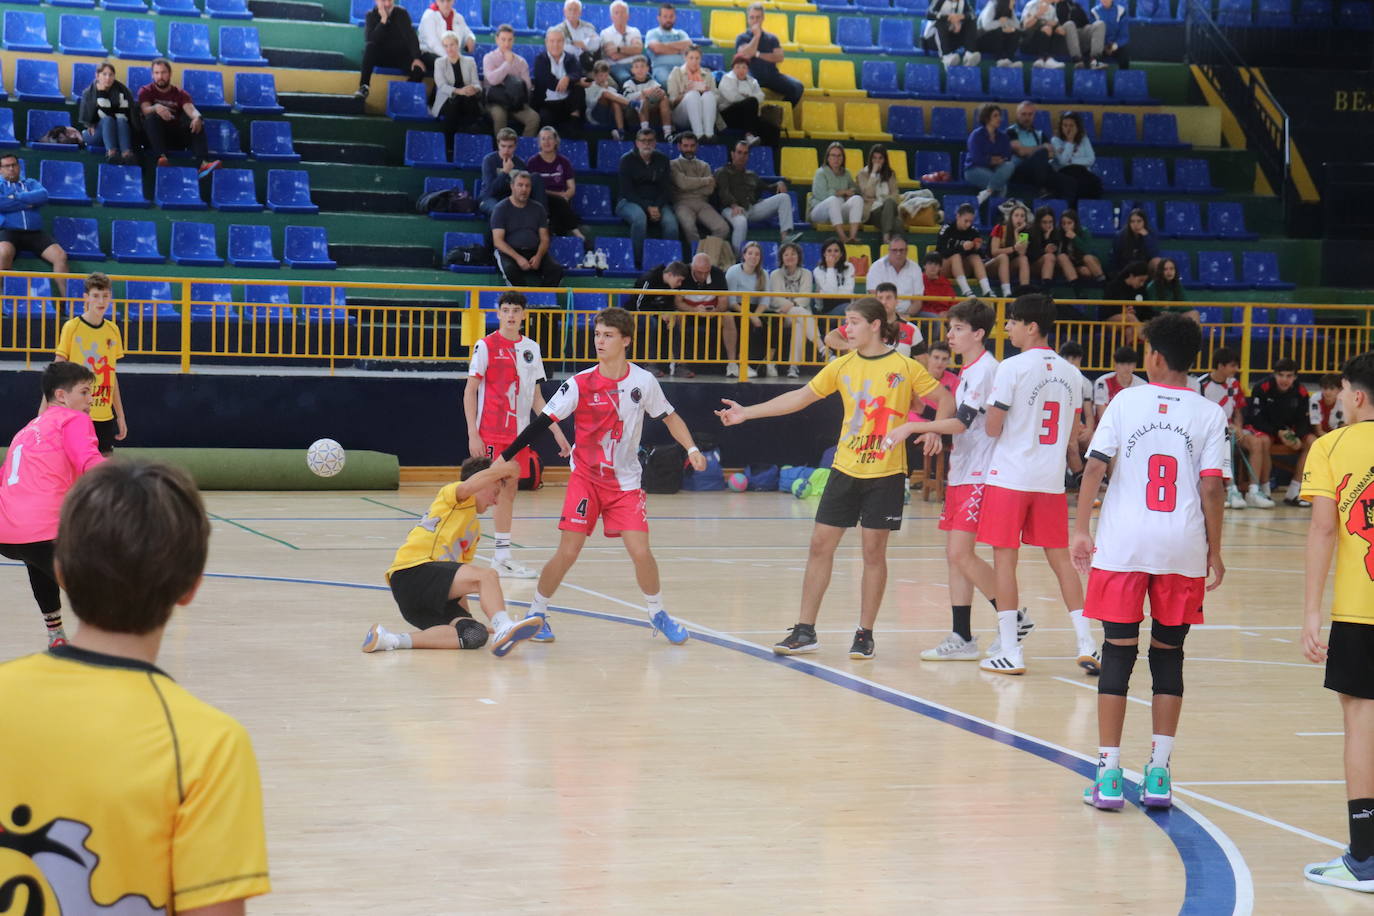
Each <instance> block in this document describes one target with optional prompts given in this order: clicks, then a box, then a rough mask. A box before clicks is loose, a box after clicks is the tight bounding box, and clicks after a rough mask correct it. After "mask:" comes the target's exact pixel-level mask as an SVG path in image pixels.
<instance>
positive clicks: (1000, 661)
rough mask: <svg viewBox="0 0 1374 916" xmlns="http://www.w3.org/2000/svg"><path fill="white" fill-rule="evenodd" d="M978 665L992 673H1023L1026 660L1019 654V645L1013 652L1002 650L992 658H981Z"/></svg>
mask: <svg viewBox="0 0 1374 916" xmlns="http://www.w3.org/2000/svg"><path fill="white" fill-rule="evenodd" d="M978 667H979V669H980V670H983V671H989V672H991V673H993V674H1025V673H1026V660H1025V657H1024V656H1022V654H1021V647H1020V646H1018V647H1017V648H1016V650H1015V651H1014V652H1003V653H1001V654H1000V655H994V656H993V657H992V658H985V659H983V660H982V661H981V662H979V663H978Z"/></svg>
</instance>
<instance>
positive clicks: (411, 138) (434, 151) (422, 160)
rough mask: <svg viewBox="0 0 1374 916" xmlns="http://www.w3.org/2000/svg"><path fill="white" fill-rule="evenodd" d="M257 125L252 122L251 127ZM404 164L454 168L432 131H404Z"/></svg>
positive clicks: (440, 139) (438, 136)
mask: <svg viewBox="0 0 1374 916" xmlns="http://www.w3.org/2000/svg"><path fill="white" fill-rule="evenodd" d="M257 125H258V122H254V124H253V126H254V127H257ZM455 145H456V144H455ZM405 164H406V165H409V166H412V167H417V168H425V169H451V168H456V166H455V164H454V163H452V162H449V161H448V158H447V157H446V156H445V155H444V135H443V134H441V133H439V132H437V131H432V130H408V131H406V151H405Z"/></svg>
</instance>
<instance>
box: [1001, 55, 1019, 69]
mask: <svg viewBox="0 0 1374 916" xmlns="http://www.w3.org/2000/svg"><path fill="white" fill-rule="evenodd" d="M997 66H999V67H1002V68H1003V69H1006V68H1007V67H1015V66H1016V63H1015V62H1014V61H1012V59H1011V58H1010V57H1004V58H1002V59H1001V60H999V61H998V62H997Z"/></svg>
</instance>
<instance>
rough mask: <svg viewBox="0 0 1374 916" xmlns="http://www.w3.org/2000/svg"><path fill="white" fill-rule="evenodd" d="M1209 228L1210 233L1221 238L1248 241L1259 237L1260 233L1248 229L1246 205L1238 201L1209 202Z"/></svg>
mask: <svg viewBox="0 0 1374 916" xmlns="http://www.w3.org/2000/svg"><path fill="white" fill-rule="evenodd" d="M1207 228H1208V230H1209V233H1208V234H1209V235H1211V236H1213V237H1215V238H1219V239H1228V240H1234V241H1238V242H1241V241H1245V242H1248V241H1253V240H1255V239H1257V238H1259V233H1257V232H1247V231H1246V229H1245V207H1244V205H1242V204H1238V203H1223V202H1214V203H1210V204H1208V205H1207Z"/></svg>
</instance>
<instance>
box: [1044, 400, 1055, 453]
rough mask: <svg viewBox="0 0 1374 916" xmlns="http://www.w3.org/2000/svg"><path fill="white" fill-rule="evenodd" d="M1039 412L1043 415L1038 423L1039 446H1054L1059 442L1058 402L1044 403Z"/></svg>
mask: <svg viewBox="0 0 1374 916" xmlns="http://www.w3.org/2000/svg"><path fill="white" fill-rule="evenodd" d="M1040 410H1041V412H1042V414H1043V418H1042V420H1041V423H1040V429H1041V430H1042V432H1041V433H1040V444H1041V445H1054V444H1055V443H1056V442H1058V441H1059V402H1058V401H1046V402H1045V404H1044V406H1043V407H1041V408H1040Z"/></svg>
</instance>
